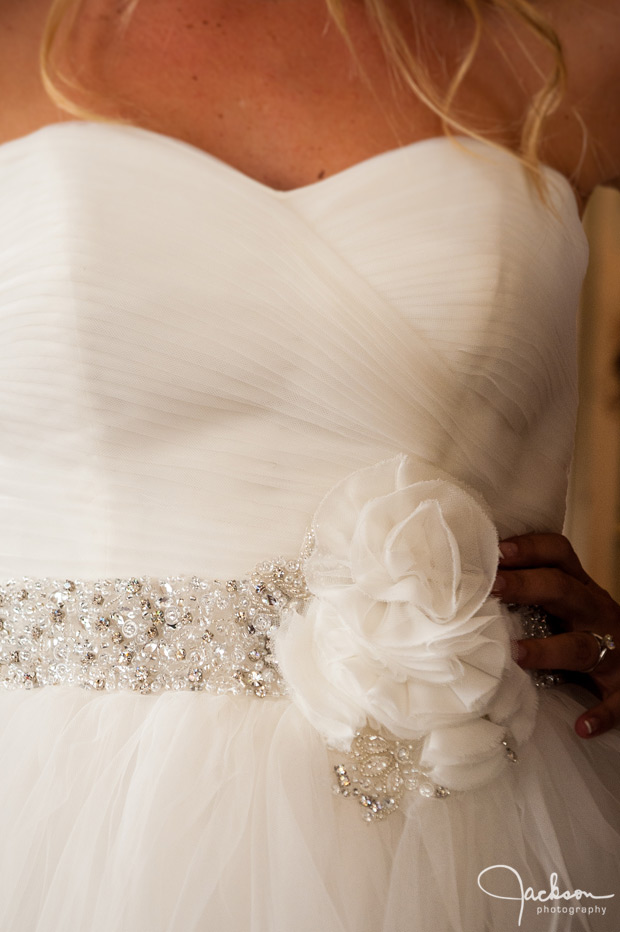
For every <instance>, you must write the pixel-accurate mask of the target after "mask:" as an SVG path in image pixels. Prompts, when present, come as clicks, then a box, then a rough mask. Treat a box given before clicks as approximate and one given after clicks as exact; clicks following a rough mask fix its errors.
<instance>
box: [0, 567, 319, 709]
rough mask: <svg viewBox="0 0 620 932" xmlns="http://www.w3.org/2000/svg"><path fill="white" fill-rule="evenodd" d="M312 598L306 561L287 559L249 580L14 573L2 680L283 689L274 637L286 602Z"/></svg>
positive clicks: (2, 606) (2, 611)
mask: <svg viewBox="0 0 620 932" xmlns="http://www.w3.org/2000/svg"><path fill="white" fill-rule="evenodd" d="M309 597H310V593H309V592H308V589H307V588H306V584H305V580H304V577H303V573H302V564H301V562H300V561H286V560H276V561H274V562H273V563H261V564H259V565H258V566H257V567H256V569H255V570H254V572H253V573H252V574H250V575H249V576H248V578H247V579H243V580H236V579H230V580H228V581H220V580H212V581H206V580H204V579H200V578H198V577H196V576H192V577H183V576H170V577H166V578H165V579H153V578H150V577H134V578H131V579H104V580H97V581H94V582H93V581H83V580H69V579H67V580H58V579H29V578H27V577H22V578H20V579H15V580H9V581H8V582H6V583H4V584H0V683H1V684H2V685H3V686H5V687H9V688H14V687H24V688H31V687H35V686H48V685H58V684H62V685H72V686H81V687H83V688H85V689H99V690H105V689H135V690H139V691H140V692H142V693H156V692H160V691H161V690H166V689H176V690H178V689H192V690H205V691H207V692H211V693H246V694H251V695H255V696H259V697H265V696H273V697H279V696H284V695H286V693H287V690H286V686H285V683H284V681H283V679H282V677H281V675H280V674H279V671H278V668H277V664H276V661H275V657H274V656H273V654H272V651H271V637H272V636H273V634H274V633H275V631H276V629H277V626H278V622H279V619H280V616H281V613H282V611H283V609H284V608H288V607H297V605H301V603H303V602H304V601H305V600H307V599H308V598H309Z"/></svg>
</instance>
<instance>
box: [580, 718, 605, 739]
mask: <svg viewBox="0 0 620 932" xmlns="http://www.w3.org/2000/svg"><path fill="white" fill-rule="evenodd" d="M583 724H584V725H585V726H586V730H587V732H588V734H589V735H593V734H594V732H596V731H598V730H599V728H600V727H601V723H600V722H599V720H598V718H585V719H584V720H583Z"/></svg>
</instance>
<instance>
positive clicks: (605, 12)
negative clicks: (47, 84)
mask: <svg viewBox="0 0 620 932" xmlns="http://www.w3.org/2000/svg"><path fill="white" fill-rule="evenodd" d="M49 2H50V0H4V2H3V4H2V5H1V6H0V90H1V92H2V93H1V97H0V99H1V100H2V107H1V108H0V142H1V141H4V140H7V139H11V138H15V137H16V136H20V135H23V134H24V133H27V132H31V131H32V130H34V129H36V128H38V127H39V126H42V125H45V124H46V123H50V122H54V121H57V120H59V119H64V118H66V117H65V116H63V114H62V113H61V112H60V111H59V110H58V109H57V108H56V107H55V106H54V105H53V104H51V103H50V102H49V100H48V99H47V97H46V95H45V93H44V90H43V87H42V84H41V82H40V80H39V77H38V66H37V52H38V43H39V39H40V35H41V30H42V25H43V22H44V20H45V15H46V13H47V10H48V7H49ZM540 6H541V7H542V8H543V9H544V10H546V11H547V12H549V14H550V15H551V17H552V19H553V20H554V22H555V25H556V27H557V28H558V31H559V33H560V36H561V39H562V41H563V44H564V48H565V52H566V58H567V62H568V67H569V82H568V94H567V97H566V99H565V101H564V102H563V104H562V106H561V107H560V108H559V109H558V111H557V113H556V114H555V115H554V117H553V118H552V119H551V120H550V121H549V124H548V127H547V130H546V134H545V137H544V145H543V153H542V154H543V158H544V161H546V162H547V163H548V164H550V165H552V166H554V167H555V168H557V169H558V170H560V171H562V172H563V173H564V174H566V175H569V176H570V175H571V174H572V173H574V172H575V170H576V168H577V166H579V165H580V161H581V167H580V169H579V171H578V175H577V177H576V178H575V186H576V187H577V188H578V189H579V191H580V192H581V195H582V198H583V201H584V202H585V199H586V198H587V196H588V195H589V193H590V191H591V190H592V188H593V187H594V186H595V185H596V184H599V183H606V182H612V183H613V182H614V181H615V179H620V92H619V86H620V48H619V46H620V4H618V0H588V2H587V3H586V2H585V0H543V2H541V3H540ZM401 7H402V4H400V3H396V2H394V9H395V11H397V12H398V10H399V9H401ZM416 9H419V11H420V15H422V16H423V17H424V18H425V21H426V26H425V29H426V31H427V33H428V35H429V37H430V42H429V49H431V50H432V49H433V48H435V49H437V53H436V54H435V55H434V54H433V53H432V51H431V52H430V53H429V60H428V66H429V70H430V71H431V73H432V74H433V75H434V76H435V77H436V78H440V77H441V74H442V73H443V72H444V70H447V71H448V72H450V71H451V70H452V71H453V70H454V68H455V67H456V62H457V61H458V58H459V55H460V54H462V51H463V49H464V48H465V47H466V46H467V43H468V40H469V37H470V23H469V18H468V14H467V13H466V12H463V11H461V10H460V7H458V6H457V5H456V4H454V2H453V0H417V3H416ZM116 11H117V6H116V3H111V2H110V0H84V6H83V14H82V17H81V20H80V29H79V31H78V32H77V33H76V35H75V37H74V42H73V44H72V55H73V57H74V60H75V61H76V62H77V63H78V64H79V65H80V67H81V69H82V73H83V74H84V76H85V78H86V77H87V79H88V84H89V86H90V87H91V88H92V89H93V90H94V91H95V92H96V93H97V95H98V96H97V98H96V99H91V100H90V101H88V100H86V99H85V100H84V101H83V102H85V103H89V102H90V103H91V105H94V106H96V107H99V108H100V109H105V108H106V107H107V111H106V112H108V113H109V114H110V115H115V113H116V114H118V113H122V114H123V115H124V116H126V117H128V118H129V119H132V120H134V121H135V122H136V123H139V124H140V125H144V126H146V127H147V128H150V129H154V130H155V131H158V132H162V133H165V134H167V135H170V136H174V137H177V138H180V139H183V140H185V141H187V142H189V143H191V144H193V145H196V146H198V147H200V148H202V149H204V150H205V151H208V152H211V153H212V154H213V155H215V156H216V157H218V158H220V159H222V160H223V161H226V162H228V163H229V164H231V165H233V166H234V167H235V168H237V169H238V170H239V171H242V172H244V173H245V174H247V175H249V176H250V177H253V178H256V179H257V180H259V181H261V182H262V183H264V184H267V185H270V186H272V187H274V188H277V189H288V188H292V187H299V186H302V185H304V184H308V183H311V182H312V181H315V180H317V179H318V178H321V177H326V176H329V175H331V174H333V173H335V172H338V171H341V170H343V169H345V168H347V167H348V166H350V165H352V164H354V163H356V162H359V161H363V160H364V159H367V158H370V157H372V156H373V155H376V154H378V153H379V152H383V151H385V150H388V149H392V148H394V147H396V146H398V145H400V144H406V143H410V142H414V141H416V140H418V139H423V138H426V137H428V136H434V135H439V134H440V133H441V125H440V122H439V120H438V118H437V117H436V116H435V114H433V113H432V112H431V111H430V110H429V109H428V108H427V107H426V106H425V105H424V104H422V103H421V102H420V101H419V100H417V99H416V98H414V97H413V96H412V95H411V94H410V93H409V92H408V91H406V89H401V90H396V92H394V91H393V89H392V84H391V81H390V75H389V69H388V68H387V67H386V64H385V60H384V58H383V55H382V53H381V50H380V47H379V44H378V42H377V40H376V37H375V35H374V32H373V30H372V28H371V26H370V24H369V23H368V22H367V20H366V18H365V15H364V13H363V9H362V8H361V5H360V4H359V2H357V0H350V2H348V3H347V4H346V11H347V18H348V24H349V29H350V32H351V36H352V39H353V41H354V43H355V47H356V49H357V51H358V55H359V58H360V60H361V61H362V62H363V65H364V68H365V70H366V72H367V75H368V78H369V79H370V81H371V85H372V86H371V87H369V86H368V84H367V82H365V81H364V78H363V77H362V75H361V74H360V72H359V69H358V68H356V65H355V62H354V61H353V59H352V58H351V55H350V53H349V51H348V49H347V46H346V44H345V42H344V40H343V38H342V37H341V36H340V34H339V33H338V30H337V29H336V28H335V26H334V24H333V23H329V22H328V17H327V14H326V10H325V4H324V0H295V2H288V0H286V2H285V0H185V2H183V3H179V4H176V5H171V4H170V3H169V0H148V2H147V0H142V2H141V3H140V4H139V5H138V8H137V11H136V14H135V16H134V18H133V20H132V21H131V24H130V26H129V28H128V30H127V32H126V34H125V35H124V36H123V38H122V40H119V39H118V36H117V35H116V33H115V19H116ZM205 14H207V15H205ZM403 22H404V25H405V26H406V28H409V27H408V26H407V23H406V22H405V21H403ZM548 61H549V58H548V55H547V53H546V52H545V51H544V49H543V48H542V46H540V44H539V43H537V42H536V41H535V40H534V39H533V38H532V36H531V35H530V33H529V32H528V31H527V30H525V29H524V27H522V26H520V25H518V24H515V23H513V24H512V26H511V28H507V27H506V26H505V25H504V23H503V21H502V20H501V19H499V18H498V17H497V16H495V17H492V18H491V20H490V21H489V31H488V35H487V38H486V39H485V41H484V42H483V44H482V47H481V49H480V52H479V55H478V57H477V60H476V62H475V65H474V67H473V68H472V71H471V73H470V75H469V77H468V79H467V82H466V84H465V85H464V88H463V91H462V93H461V94H460V95H459V98H458V99H457V104H458V107H459V108H460V111H461V112H462V113H463V114H465V117H466V119H468V121H470V122H473V123H474V124H475V125H477V126H478V128H479V129H480V130H481V131H482V132H483V133H487V134H488V135H490V136H492V137H493V138H496V139H498V140H499V141H501V142H503V143H505V144H507V145H512V146H515V145H516V144H517V140H518V136H519V127H520V124H521V122H522V119H523V114H524V112H525V108H526V105H527V102H528V100H529V99H530V97H531V95H532V93H534V92H535V90H536V89H537V87H538V85H539V78H538V77H537V71H536V68H537V66H542V67H543V68H545V67H546V66H547V64H548ZM110 98H115V99H116V104H112V103H110ZM105 99H107V101H108V102H107V104H102V101H103V100H105ZM575 108H577V109H578V111H579V117H577V116H576V115H575V112H574V109H575ZM583 122H585V123H586V124H587V127H588V131H589V134H590V140H589V145H588V147H587V149H586V152H585V157H584V158H583V159H581V156H582V123H583ZM617 183H618V184H620V182H617Z"/></svg>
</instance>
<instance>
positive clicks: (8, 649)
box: [0, 532, 550, 822]
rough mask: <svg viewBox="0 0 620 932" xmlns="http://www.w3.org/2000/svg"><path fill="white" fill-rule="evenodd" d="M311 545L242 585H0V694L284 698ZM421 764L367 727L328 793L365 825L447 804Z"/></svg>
mask: <svg viewBox="0 0 620 932" xmlns="http://www.w3.org/2000/svg"><path fill="white" fill-rule="evenodd" d="M312 545H313V539H312V534H311V532H310V533H309V534H308V535H306V539H305V541H304V546H303V549H302V553H301V555H300V558H299V559H297V560H287V559H284V558H278V559H276V560H274V561H271V562H265V563H260V564H258V566H257V567H256V568H255V569H254V571H253V572H251V573H249V574H248V575H247V577H244V578H243V579H228V580H211V581H209V580H205V579H202V578H199V577H197V576H191V577H189V576H169V577H165V578H152V577H146V576H135V577H130V578H124V579H100V580H94V581H92V580H91V581H88V580H77V579H75V580H72V579H52V578H43V579H40V578H39V579H34V578H30V577H21V578H19V579H10V580H8V581H6V582H4V583H0V685H1V686H4V687H5V688H7V689H16V688H23V689H33V688H36V687H42V686H54V685H72V686H79V687H82V688H84V689H91V690H98V691H105V690H117V689H132V690H136V691H138V692H139V693H142V694H152V693H159V692H161V691H163V690H170V689H172V690H193V691H203V692H208V693H215V694H223V693H229V694H242V695H249V696H254V697H257V698H260V699H267V698H276V699H277V698H282V697H285V696H288V695H289V690H288V688H287V685H286V683H285V682H284V679H283V677H282V675H281V674H280V672H279V670H278V665H277V662H276V659H275V657H274V654H273V652H272V639H273V637H274V635H275V633H276V631H277V629H278V626H279V623H280V618H281V616H282V613H283V612H284V611H285V610H286V609H294V610H296V611H301V612H303V609H304V604H305V603H306V602H307V601H308V600H309V599H310V598H311V593H310V592H309V590H308V588H307V586H306V581H305V579H304V575H303V565H304V560H305V558H306V557H307V556H308V554H309V553H310V551H311V549H312ZM514 608H515V609H516V610H518V611H519V612H520V613H521V615H522V617H523V625H524V635H523V636H524V637H545V636H548V635H549V633H550V631H549V628H548V625H547V623H546V616H545V614H544V612H542V610H540V609H538V608H537V607H536V606H534V607H532V606H521V607H516V606H515V607H514ZM503 744H504V746H505V749H506V756H507V758H508V759H509V760H510V761H513V762H516V760H517V755H516V754H515V752H514V751H513V750H512V749H511V748H510V747H509V746H508V743H507V741H506V740H504V742H503ZM420 752H421V742H408V741H400V740H397V739H395V738H394V737H393V736H390V735H385V734H380V733H378V732H377V731H375V730H373V729H372V728H371V727H368V728H366V729H364V731H362V732H360V733H358V734H357V735H356V737H355V739H354V741H353V744H352V746H351V749H350V751H349V752H348V753H346V754H342V753H340V752H336V751H334V750H330V757H331V759H332V761H333V770H334V774H335V783H334V791H335V792H336V793H337V794H338V795H340V796H343V797H348V798H351V799H354V800H356V801H357V802H358V803H359V805H360V807H361V811H362V816H363V818H364V819H365V820H366V821H368V822H375V821H380V820H382V819H385V818H386V816H387V815H389V814H390V813H392V812H395V811H396V810H397V809H399V808H400V805H401V802H402V799H403V795H404V794H405V792H406V791H417V793H419V794H420V795H421V796H423V797H425V798H428V799H445V798H446V797H448V796H449V795H450V791H449V790H448V789H446V788H445V787H443V786H440V785H438V784H436V783H434V782H433V781H432V779H431V778H430V777H429V775H428V774H427V773H425V772H424V770H423V769H421V767H420V766H419V757H420Z"/></svg>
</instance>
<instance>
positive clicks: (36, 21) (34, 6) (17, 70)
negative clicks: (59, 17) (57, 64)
mask: <svg viewBox="0 0 620 932" xmlns="http://www.w3.org/2000/svg"><path fill="white" fill-rule="evenodd" d="M49 6H50V0H0V143H2V142H8V141H9V140H10V139H15V138H16V137H18V136H24V135H26V133H30V132H33V131H34V130H36V129H38V128H39V127H41V126H44V125H46V124H47V123H53V122H56V121H57V120H59V119H61V118H62V115H61V113H60V111H59V110H58V108H57V107H55V106H54V104H52V102H51V101H50V100H49V98H48V97H47V95H46V93H45V90H44V88H43V84H42V82H41V78H40V76H39V47H40V43H41V38H42V35H43V28H44V24H45V21H46V17H47V12H48V9H49Z"/></svg>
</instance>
